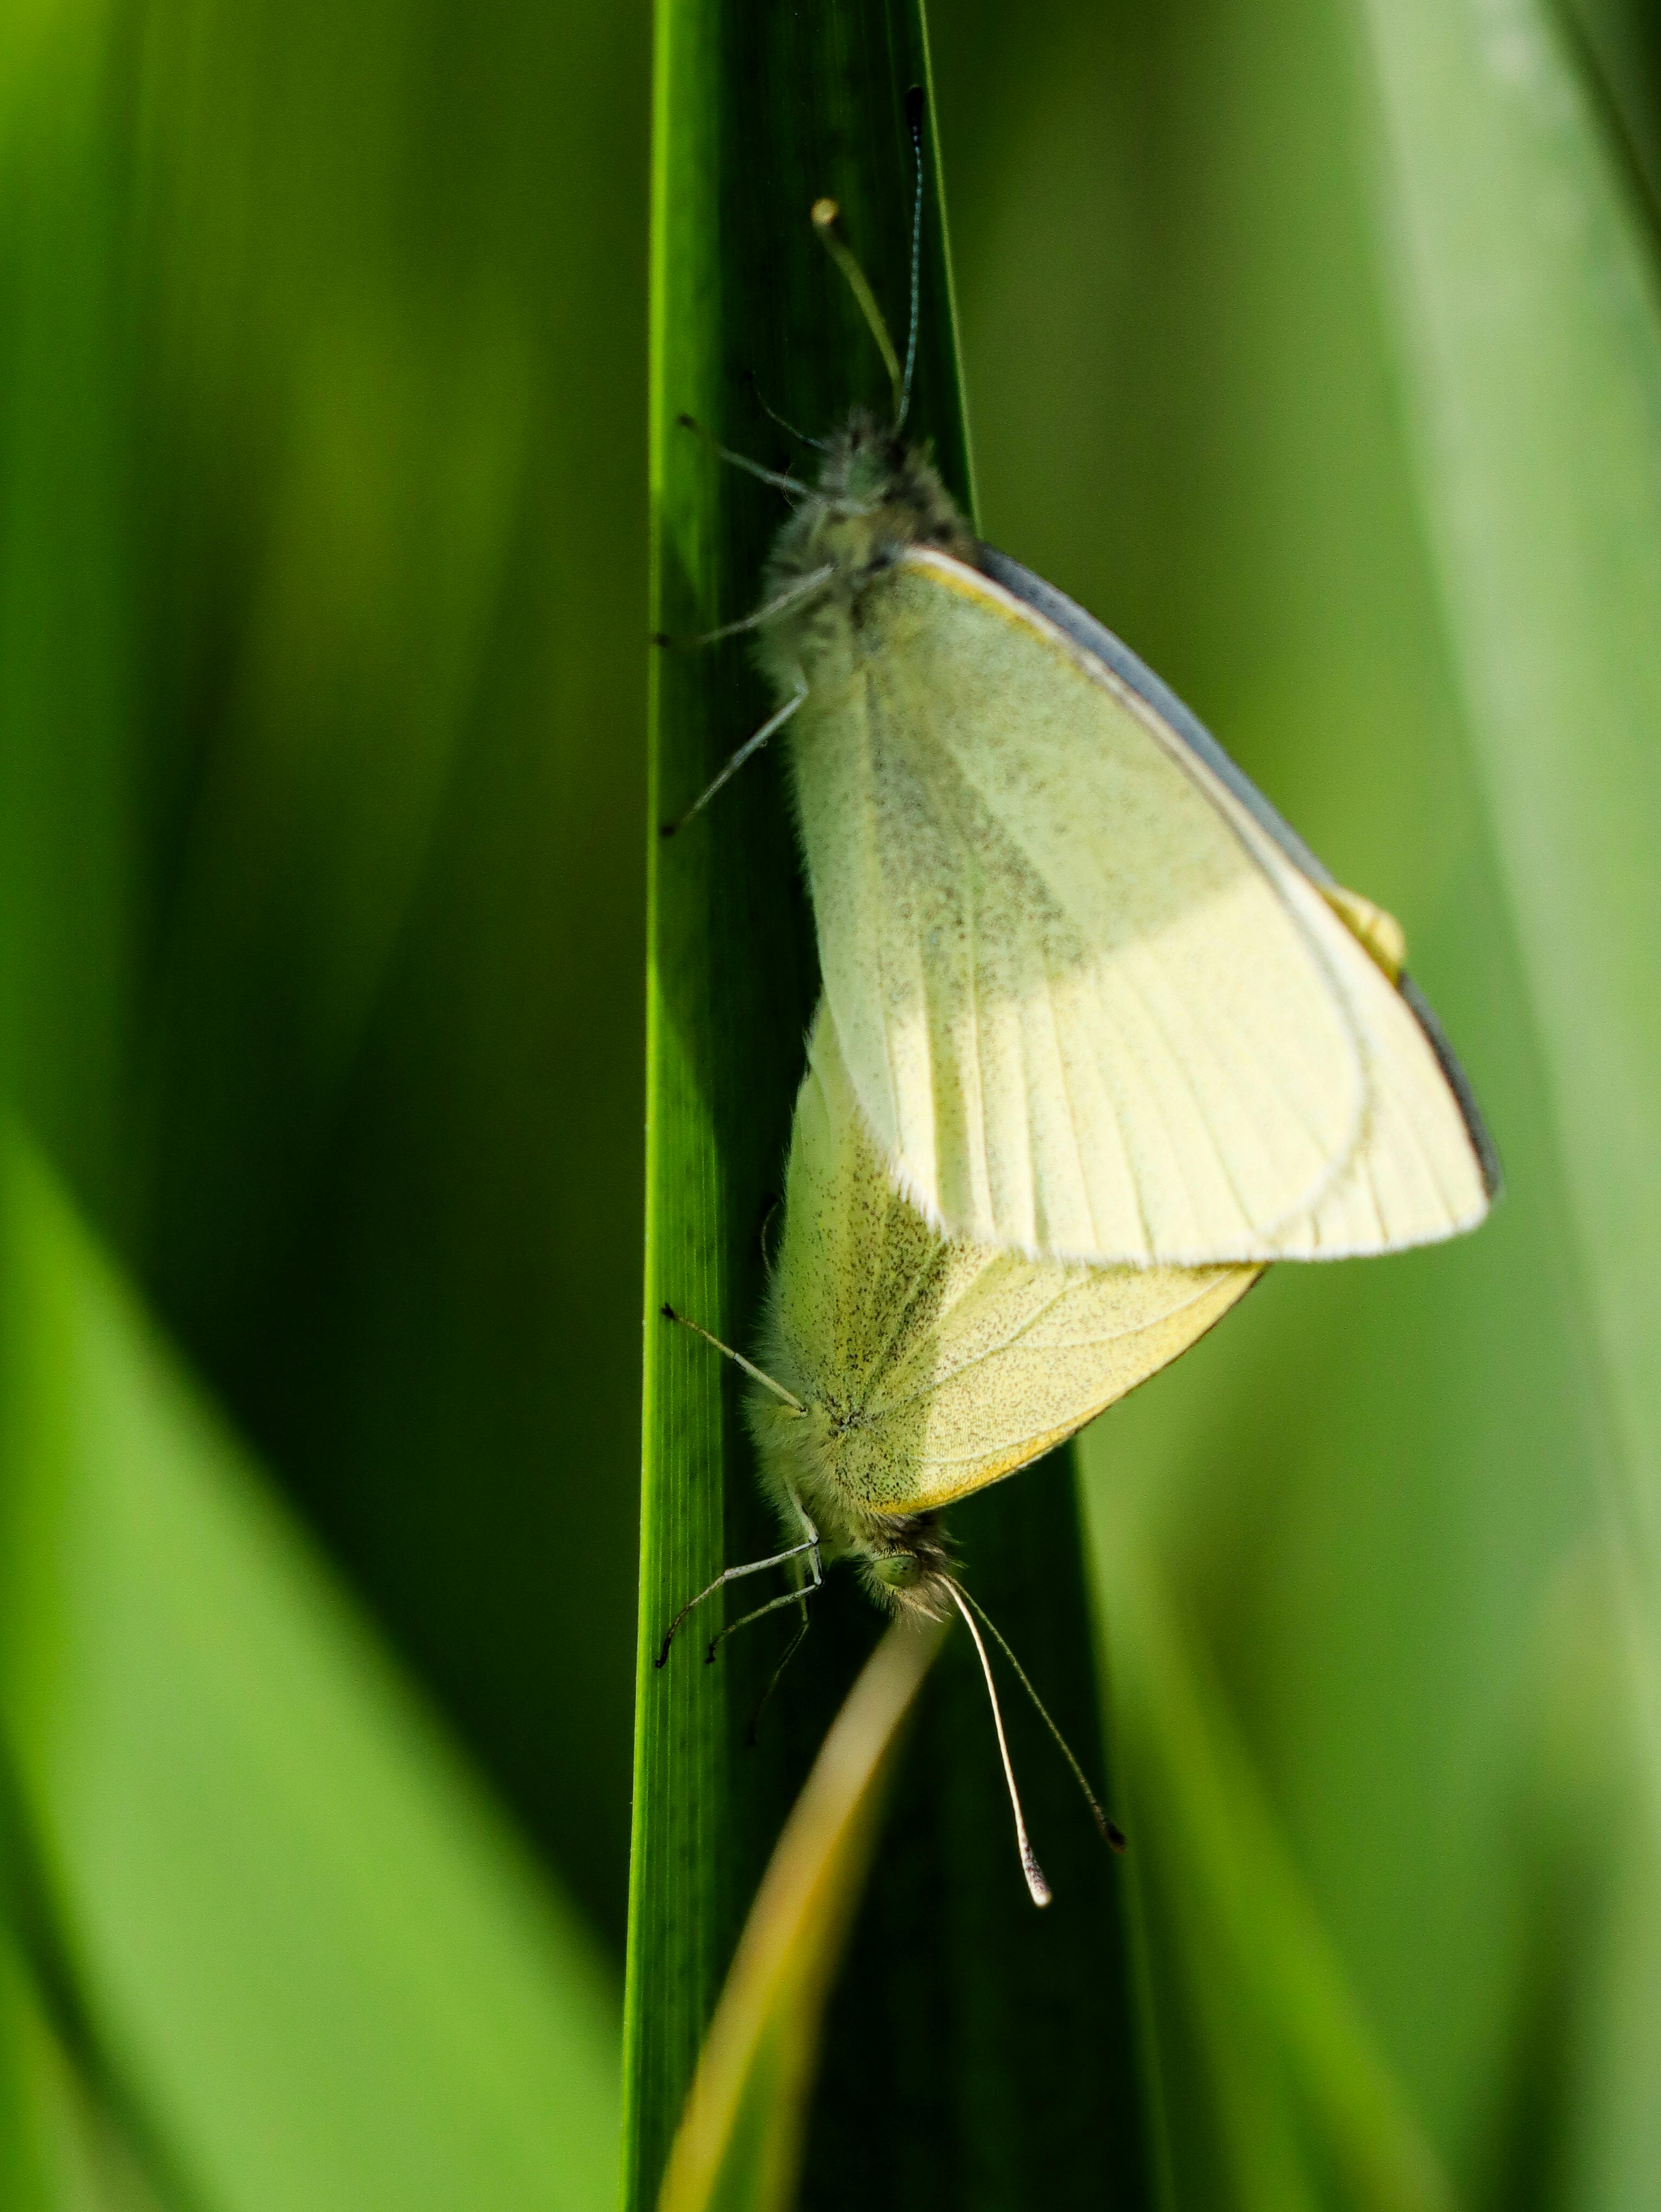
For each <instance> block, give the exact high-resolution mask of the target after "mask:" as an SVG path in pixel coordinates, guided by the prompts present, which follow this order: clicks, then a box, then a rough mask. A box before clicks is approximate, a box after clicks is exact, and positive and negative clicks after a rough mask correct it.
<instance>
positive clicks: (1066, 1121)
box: [795, 553, 1484, 1264]
mask: <svg viewBox="0 0 1661 2212" xmlns="http://www.w3.org/2000/svg"><path fill="white" fill-rule="evenodd" d="M856 643H857V648H858V649H857V650H856V653H855V659H854V661H853V663H852V665H851V667H849V669H847V670H846V671H842V672H839V673H838V675H837V677H836V678H834V679H832V680H830V681H828V682H826V683H825V684H823V685H816V696H814V697H813V698H812V700H810V702H809V708H808V710H807V711H806V712H805V714H804V716H803V726H802V728H801V730H800V735H799V737H798V738H797V741H796V747H795V758H796V766H797V792H798V803H799V808H800V817H801V825H802V832H803V840H804V845H805V848H806V855H807V862H808V869H809V874H810V878H811V881H812V891H813V898H814V905H815V911H816V915H817V917H818V932H819V943H820V952H821V958H822V962H823V965H824V979H825V988H826V994H827V997H828V999H829V1001H830V1004H831V1009H832V1012H833V1015H834V1018H835V1021H836V1024H837V1034H838V1036H839V1039H840V1042H841V1044H842V1047H843V1052H844V1054H845V1056H846V1059H847V1061H848V1066H849V1073H850V1077H851V1079H852V1082H853V1085H854V1087H855V1092H856V1094H857V1096H858V1097H859V1099H860V1102H861V1105H862V1106H863V1108H864V1109H865V1111H866V1113H867V1115H868V1117H869V1119H870V1121H871V1123H872V1127H873V1131H874V1133H875V1134H876V1137H877V1139H878V1142H879V1146H881V1147H882V1148H883V1150H884V1151H885V1152H886V1153H887V1154H888V1155H889V1157H890V1158H891V1162H892V1164H893V1167H894V1170H895V1172H896V1173H897V1176H899V1177H900V1179H901V1180H902V1181H903V1182H904V1185H905V1187H906V1188H907V1189H908V1190H909V1191H910V1194H912V1195H913V1196H914V1197H915V1199H916V1200H917V1202H918V1204H919V1205H920V1206H922V1208H923V1210H924V1211H925V1212H927V1213H928V1215H929V1217H930V1218H932V1219H933V1220H934V1222H935V1223H936V1224H937V1225H940V1226H942V1227H944V1228H946V1229H947V1230H948V1231H951V1232H952V1234H955V1235H958V1236H967V1237H972V1238H974V1239H976V1240H977V1241H980V1242H983V1243H994V1244H997V1245H1000V1246H1002V1247H1009V1248H1014V1249H1019V1250H1024V1251H1026V1252H1028V1253H1032V1254H1038V1255H1043V1256H1046V1257H1067V1258H1086V1259H1090V1260H1092V1261H1107V1262H1112V1261H1134V1262H1137V1263H1141V1264H1148V1263H1158V1262H1177V1263H1195V1264H1202V1263H1210V1262H1214V1261H1228V1260H1237V1259H1238V1260H1254V1259H1263V1258H1270V1257H1275V1256H1280V1255H1288V1256H1289V1255H1293V1254H1304V1253H1315V1252H1320V1253H1335V1252H1337V1251H1340V1250H1346V1251H1361V1250H1377V1249H1385V1248H1386V1247H1388V1246H1389V1245H1390V1244H1394V1243H1414V1242H1419V1241H1421V1240H1422V1239H1423V1238H1424V1237H1427V1236H1435V1235H1446V1234H1449V1233H1451V1231H1452V1230H1453V1229H1455V1228H1457V1227H1460V1226H1463V1225H1467V1223H1468V1222H1469V1220H1471V1219H1474V1218H1479V1217H1480V1213H1481V1211H1482V1205H1483V1202H1484V1201H1483V1197H1482V1187H1481V1176H1480V1169H1479V1168H1478V1167H1477V1164H1476V1163H1475V1157H1474V1154H1473V1152H1472V1149H1471V1146H1470V1142H1469V1138H1468V1136H1467V1135H1466V1133H1465V1129H1464V1124H1463V1120H1462V1118H1461V1116H1460V1114H1459V1111H1458V1107H1457V1101H1455V1100H1454V1099H1453V1097H1452V1095H1451V1091H1449V1089H1448V1086H1447V1084H1446V1082H1445V1079H1444V1078H1443V1076H1442V1074H1441V1071H1440V1068H1439V1066H1438V1064H1437V1062H1436V1060H1435V1056H1434V1054H1433V1052H1432V1051H1431V1049H1430V1048H1429V1045H1428V1043H1427V1041H1426V1039H1425V1038H1424V1036H1423V1034H1422V1032H1421V1031H1420V1030H1418V1028H1417V1025H1416V1024H1415V1023H1414V1021H1413V1019H1412V1017H1411V1015H1410V1014H1409V1013H1408V1012H1407V1010H1406V1009H1405V1007H1404V1006H1402V1001H1401V1000H1400V998H1399V996H1398V995H1397V994H1396V992H1395V990H1394V989H1393V987H1392V986H1391V985H1390V982H1389V981H1387V979H1385V978H1384V976H1383V975H1381V973H1380V972H1379V970H1378V969H1377V968H1376V967H1375V966H1374V965H1373V963H1372V961H1371V960H1370V959H1369V957H1368V956H1367V954H1366V952H1365V951H1363V950H1362V948H1361V946H1360V945H1359V944H1358V943H1357V942H1356V940H1355V939H1354V938H1353V937H1352V936H1351V935H1350V933H1349V932H1348V930H1347V929H1346V928H1345V927H1344V926H1343V924H1342V922H1341V921H1339V920H1338V919H1337V918H1336V916H1335V915H1334V914H1333V913H1332V911H1331V909H1330V908H1329V907H1328V905H1327V903H1326V902H1325V900H1324V899H1323V896H1322V894H1321V892H1320V890H1318V889H1317V887H1316V885H1315V884H1312V883H1311V881H1310V880H1309V878H1307V877H1306V876H1305V874H1304V873H1303V872H1301V871H1300V870H1299V868H1298V867H1297V866H1294V865H1293V862H1292V861H1291V860H1289V859H1288V857H1287V854H1285V853H1284V852H1282V851H1281V849H1280V848H1279V847H1278V846H1277V845H1276V844H1275V841H1274V840H1273V838H1271V837H1270V836H1269V835H1268V834H1267V833H1266V832H1265V830H1264V829H1262V826H1261V824H1260V823H1258V822H1257V821H1256V820H1255V819H1254V818H1253V817H1252V816H1251V815H1250V813H1249V812H1248V811H1246V809H1245V808H1244V806H1243V805H1241V804H1240V802H1239V801H1238V798H1237V797H1236V796H1235V794H1234V793H1232V791H1231V790H1230V789H1229V788H1228V787H1227V786H1226V784H1225V783H1223V782H1222V781H1221V780H1220V778H1219V777H1217V776H1216V775H1214V773H1213V772H1212V771H1211V769H1209V768H1208V765H1207V764H1206V763H1205V762H1204V761H1203V760H1202V759H1199V758H1197V757H1196V756H1195V755H1194V754H1193V752H1192V751H1191V750H1189V749H1188V748H1186V747H1185V746H1184V745H1183V744H1182V742H1181V741H1180V740H1179V739H1178V738H1177V737H1176V735H1175V734H1174V732H1172V731H1171V728H1170V726H1168V724H1166V723H1165V721H1164V720H1162V719H1161V717H1160V716H1159V714H1158V713H1157V712H1156V711H1155V709H1154V708H1152V707H1151V706H1150V705H1149V704H1148V702H1147V701H1146V700H1144V699H1142V698H1141V697H1140V696H1137V694H1136V693H1135V692H1134V691H1133V690H1130V688H1129V686H1128V685H1127V684H1124V683H1123V681H1122V679H1121V678H1119V677H1118V676H1117V675H1116V673H1115V672H1114V671H1113V670H1112V669H1111V668H1110V667H1108V666H1107V665H1105V664H1104V662H1102V661H1101V660H1099V659H1097V658H1096V657H1094V656H1092V655H1091V654H1090V653H1086V652H1085V651H1083V650H1082V649H1081V648H1080V647H1078V646H1077V645H1075V644H1074V642H1073V641H1070V640H1068V638H1067V637H1066V636H1065V635H1063V634H1062V632H1061V631H1059V630H1058V629H1056V628H1055V627H1054V625H1053V624H1051V623H1049V622H1048V621H1047V620H1046V619H1045V618H1044V617H1043V616H1041V615H1039V614H1037V613H1035V612H1034V611H1032V610H1031V609H1030V608H1028V607H1026V606H1025V605H1022V603H1021V602H1020V601H1019V600H1018V599H1014V598H1013V597H1012V596H1011V595H1010V594H1009V593H1008V592H1005V591H1003V590H1002V589H1001V587H1000V586H998V585H996V584H995V583H993V582H991V581H990V580H988V579H987V578H985V577H983V576H982V575H980V574H978V573H977V571H975V570H973V569H970V568H966V567H964V565H963V564H962V563H960V562H955V561H952V560H949V559H946V558H945V557H944V556H937V555H934V554H929V553H922V554H916V555H913V556H908V558H907V559H906V560H904V561H903V562H900V563H898V564H897V567H896V568H895V569H894V571H893V572H892V573H891V575H890V576H889V577H887V578H885V580H884V582H883V584H882V585H881V586H880V587H879V589H878V590H876V591H874V592H872V593H870V594H869V595H868V599H867V604H866V606H865V609H864V611H863V621H862V626H861V630H860V633H859V635H858V639H857V641H856Z"/></svg>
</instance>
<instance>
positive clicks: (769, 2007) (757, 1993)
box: [658, 1622, 946, 2212]
mask: <svg viewBox="0 0 1661 2212" xmlns="http://www.w3.org/2000/svg"><path fill="white" fill-rule="evenodd" d="M945 1632H946V1629H945V1624H944V1623H939V1624H936V1623H924V1624H921V1625H912V1624H909V1623H906V1622H897V1623H896V1625H895V1626H893V1627H892V1628H891V1629H890V1630H889V1632H888V1633H887V1635H886V1636H885V1638H883V1640H882V1642H881V1643H880V1644H879V1645H878V1646H877V1649H876V1650H875V1651H874V1652H873V1655H872V1656H871V1657H870V1659H868V1660H867V1662H866V1665H865V1668H864V1671H863V1673H862V1674H861V1676H860V1678H859V1680H858V1681H857V1682H855V1685H854V1686H853V1688H852V1689H851V1690H850V1691H849V1693H848V1702H847V1703H846V1705H843V1709H842V1711H841V1712H840V1713H838V1714H837V1717H836V1720H835V1721H834V1723H832V1724H831V1731H830V1734H829V1735H827V1736H826V1737H825V1739H824V1745H823V1747H821V1749H820V1752H819V1755H818V1759H815V1760H814V1762H813V1771H812V1773H811V1774H810V1775H809V1776H808V1778H807V1784H806V1788H805V1789H804V1790H803V1791H802V1793H801V1796H800V1797H799V1798H798V1799H797V1800H796V1802H795V1805H794V1808H793V1809H792V1812H791V1814H790V1818H789V1820H788V1821H787V1822H786V1824H785V1827H784V1832H783V1833H782V1835H781V1836H780V1838H779V1840H778V1845H777V1848H776V1850H775V1851H774V1853H773V1856H772V1857H771V1859H770V1861H769V1862H768V1866H767V1872H766V1874H765V1875H764V1876H763V1877H762V1884H761V1887H760V1889H759V1890H758V1891H757V1893H756V1901H755V1903H754V1904H753V1905H751V1908H750V1917H749V1918H748V1919H747V1920H746V1921H745V1924H744V1934H743V1936H741V1937H740V1938H739V1948H738V1950H737V1953H736V1954H735V1955H734V1957H733V1966H732V1971H731V1972H730V1973H729V1974H728V1975H727V1985H726V1987H725V1988H724V1990H722V1991H721V2002H720V2004H719V2005H718V2006H717V2008H716V2010H715V2018H714V2020H713V2021H711V2022H710V2027H709V2039H708V2041H707V2042H706V2043H705V2045H704V2047H703V2056H702V2057H700V2059H699V2061H698V2069H697V2074H696V2075H694V2077H693V2081H692V2087H691V2090H690V2091H689V2092H688V2094H687V2100H686V2110H685V2112H684V2114H683V2115H682V2118H681V2124H680V2127H679V2130H678V2132H677V2134H676V2136H675V2141H674V2144H673V2147H672V2150H671V2152H670V2156H669V2164H668V2167H667V2170H666V2172H665V2175H664V2180H663V2189H662V2192H661V2194H660V2197H659V2200H658V2203H659V2212H705V2208H706V2207H709V2206H714V2205H719V2206H721V2208H722V2212H787V2208H788V2206H789V2205H790V2204H791V2203H794V2198H795V2191H796V2182H797V2178H798V2170H799V2167H800V2160H801V2142H802V2135H803V2132H804V2124H805V2122H806V2106H807V2100H808V2098H809V2096H810V2094H811V2093H812V2078H813V2063H814V2059H815V2057H816V2056H817V2052H818V2039H819V2026H820V2020H821V2016H822V2015H823V2013H824V2001H825V1997H826V1996H827V1995H828V1993H829V1988H830V1983H831V1976H832V1975H833V1974H834V1972H835V1971H836V1967H837V1960H838V1959H839V1958H840V1956H841V1954H842V1949H843V1944H844V1942H846V1940H847V1936H848V1929H849V1922H850V1920H851V1919H852V1917H853V1913H854V1907H855V1904H856V1902H857V1900H858V1897H859V1892H860V1889H861V1886H862V1884H863V1882H864V1880H865V1875H866V1871H867V1868H868V1866H869V1864H870V1859H871V1853H872V1850H873V1846H874V1844H875V1843H876V1832H877V1825H878V1819H879V1811H880V1804H881V1796H882V1786H883V1782H884V1778H885V1771H886V1768H887V1765H888V1763H889V1761H890V1759H891V1755H892V1753H893V1750H894V1745H895V1739H896V1737H897V1735H898V1733H899V1730H900V1729H901V1727H902V1725H903V1723H904V1720H905V1718H906V1716H907V1714H908V1713H909V1712H910V1709H911V1706H912V1704H913V1702H914V1700H915V1699H916V1695H917V1692H918V1691H919V1690H920V1689H921V1688H922V1683H923V1679H924V1677H925V1675H926V1674H928V1668H929V1666H930V1663H931V1662H932V1661H933V1660H934V1655H935V1653H936V1652H937V1651H938V1650H939V1649H940V1641H941V1638H942V1637H943V1636H944V1634H945Z"/></svg>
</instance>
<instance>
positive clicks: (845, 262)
mask: <svg viewBox="0 0 1661 2212" xmlns="http://www.w3.org/2000/svg"><path fill="white" fill-rule="evenodd" d="M813 228H814V229H815V230H816V231H818V234H819V236H820V237H821V238H822V239H823V240H824V250H825V252H827V253H828V254H829V255H830V256H831V259H832V260H833V261H834V262H835V263H836V264H837V268H838V269H840V270H841V271H842V273H843V276H845V277H846V278H847V279H848V289H849V291H850V292H852V294H853V295H854V297H855V299H856V300H857V301H859V303H860V313H861V314H862V315H863V316H864V317H865V319H866V321H867V324H869V325H870V328H871V335H872V337H873V338H875V340H876V341H877V351H878V352H879V354H880V355H881V356H882V365H883V367H884V368H885V369H886V370H887V371H888V381H889V383H890V384H891V386H893V388H894V410H895V413H896V415H897V416H899V415H901V414H902V413H903V410H904V391H903V388H902V379H901V375H900V357H899V356H898V355H897V353H896V352H895V350H894V341H893V339H892V338H891V337H889V335H888V325H887V324H886V323H885V322H884V320H883V319H882V309H881V308H880V307H879V306H878V305H877V295H876V294H875V293H874V292H873V290H872V289H871V287H870V285H869V283H867V280H866V274H865V271H864V270H863V269H861V267H860V264H859V263H858V262H857V261H856V260H855V258H854V253H853V249H852V248H851V247H850V246H849V243H848V240H846V239H845V238H844V237H843V234H842V210H841V209H840V208H839V207H838V206H837V203H836V202H835V200H815V201H814V203H813Z"/></svg>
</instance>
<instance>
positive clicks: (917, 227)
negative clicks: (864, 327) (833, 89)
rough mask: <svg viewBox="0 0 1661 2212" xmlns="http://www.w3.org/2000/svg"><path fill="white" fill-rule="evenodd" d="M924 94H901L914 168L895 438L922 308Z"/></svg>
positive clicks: (905, 405)
mask: <svg viewBox="0 0 1661 2212" xmlns="http://www.w3.org/2000/svg"><path fill="white" fill-rule="evenodd" d="M927 98H928V95H927V94H926V93H925V92H924V91H923V88H922V86H921V85H920V84H914V85H913V86H912V88H911V89H910V92H908V93H907V94H906V95H905V120H906V125H907V127H908V128H909V130H910V133H911V154H912V158H913V160H914V161H916V168H917V198H916V206H915V207H914V208H913V209H912V211H911V331H910V337H908V338H907V339H906V342H905V381H904V385H903V386H902V387H901V391H900V404H899V412H898V413H897V415H896V416H895V417H894V429H895V433H896V435H898V433H899V432H900V431H902V430H903V429H904V428H905V418H906V416H908V415H909V414H910V411H911V372H912V370H913V369H914V368H916V365H917V325H918V321H919V314H920V310H921V307H922V117H923V108H924V106H925V103H926V101H927Z"/></svg>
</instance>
